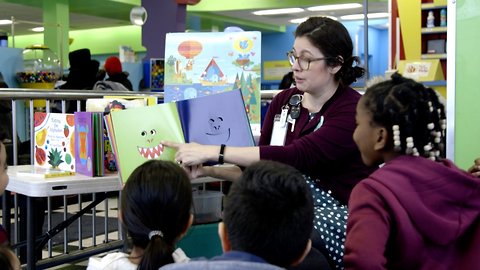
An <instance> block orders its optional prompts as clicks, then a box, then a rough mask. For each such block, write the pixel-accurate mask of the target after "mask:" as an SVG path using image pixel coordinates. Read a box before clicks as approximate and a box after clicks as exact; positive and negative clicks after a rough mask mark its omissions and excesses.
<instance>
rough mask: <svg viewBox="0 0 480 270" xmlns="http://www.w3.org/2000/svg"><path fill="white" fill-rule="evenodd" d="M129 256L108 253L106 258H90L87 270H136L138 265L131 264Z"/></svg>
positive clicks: (121, 253) (120, 253)
mask: <svg viewBox="0 0 480 270" xmlns="http://www.w3.org/2000/svg"><path fill="white" fill-rule="evenodd" d="M128 256H129V255H128V254H126V253H123V252H113V253H108V254H106V255H104V256H94V257H90V259H89V260H88V266H87V270H100V269H103V270H117V269H122V270H135V269H137V267H138V265H136V264H134V263H132V262H130V260H129V259H128Z"/></svg>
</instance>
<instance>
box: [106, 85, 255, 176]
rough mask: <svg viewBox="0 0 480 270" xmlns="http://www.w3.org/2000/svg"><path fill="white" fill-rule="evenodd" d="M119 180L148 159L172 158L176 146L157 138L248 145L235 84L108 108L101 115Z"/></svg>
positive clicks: (246, 124)
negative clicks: (232, 87)
mask: <svg viewBox="0 0 480 270" xmlns="http://www.w3.org/2000/svg"><path fill="white" fill-rule="evenodd" d="M106 124H107V130H108V132H109V137H110V140H111V142H112V144H113V149H114V152H115V157H116V158H117V159H116V161H117V165H118V168H119V171H120V175H121V178H122V180H123V181H126V180H127V179H128V176H129V175H130V174H131V172H132V171H133V170H134V169H135V168H136V167H138V166H139V165H141V164H142V163H143V162H145V161H147V160H149V159H163V160H173V159H174V157H175V150H174V149H172V148H169V147H164V146H163V145H162V144H161V141H164V140H165V141H173V142H197V143H201V144H211V145H220V144H225V145H229V146H253V145H254V140H253V136H252V132H251V129H250V123H249V120H248V116H247V114H246V111H245V106H244V102H243V99H242V95H241V92H240V90H239V89H237V90H233V91H227V92H224V93H219V94H215V95H209V96H205V97H199V98H194V99H189V100H183V101H178V102H169V103H164V104H158V105H154V106H147V107H142V108H134V109H128V110H122V111H113V112H111V113H110V114H109V115H107V116H106Z"/></svg>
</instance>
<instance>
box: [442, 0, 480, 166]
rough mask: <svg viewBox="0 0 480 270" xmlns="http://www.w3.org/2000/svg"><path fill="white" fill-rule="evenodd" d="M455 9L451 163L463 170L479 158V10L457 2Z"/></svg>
mask: <svg viewBox="0 0 480 270" xmlns="http://www.w3.org/2000/svg"><path fill="white" fill-rule="evenodd" d="M456 8H457V10H456V17H457V20H456V35H457V37H456V52H455V57H456V60H455V66H456V73H455V76H456V82H455V153H454V156H455V158H454V159H455V163H457V164H458V165H459V166H460V167H462V168H464V169H466V168H468V167H469V166H471V165H472V164H473V160H474V159H475V158H476V157H480V104H479V103H480V91H479V89H478V88H479V86H478V85H479V82H478V81H477V79H478V78H479V75H480V71H479V69H478V65H479V63H480V53H479V48H480V32H479V31H478V26H479V25H480V6H479V5H478V1H473V0H457V2H456ZM448 53H451V52H448ZM447 91H448V90H447ZM447 99H448V92H447Z"/></svg>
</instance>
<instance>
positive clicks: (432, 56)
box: [422, 53, 447, 59]
mask: <svg viewBox="0 0 480 270" xmlns="http://www.w3.org/2000/svg"><path fill="white" fill-rule="evenodd" d="M422 59H447V54H446V53H429V54H422Z"/></svg>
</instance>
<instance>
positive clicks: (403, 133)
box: [363, 73, 446, 160]
mask: <svg viewBox="0 0 480 270" xmlns="http://www.w3.org/2000/svg"><path fill="white" fill-rule="evenodd" d="M391 78H392V79H391V80H387V81H384V82H380V83H377V84H374V85H372V86H371V87H369V88H368V89H367V91H366V92H365V94H364V97H363V99H364V103H363V104H364V106H365V108H366V109H367V110H368V111H370V113H371V114H372V119H373V124H377V125H380V126H383V127H385V128H387V129H388V130H389V134H390V136H389V139H390V142H389V144H390V146H391V147H392V149H393V150H394V151H396V152H399V153H402V154H407V155H415V156H416V155H418V156H423V157H427V158H430V159H432V160H439V159H441V158H444V157H445V129H446V120H445V107H444V106H443V104H442V103H441V102H440V101H439V98H438V95H437V93H436V92H435V91H434V90H433V89H431V88H427V87H425V86H424V85H423V84H420V83H418V82H415V81H414V80H412V79H407V78H404V77H402V76H401V75H400V74H398V73H395V74H393V75H392V77H391ZM396 130H397V131H396ZM395 133H397V134H395Z"/></svg>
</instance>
